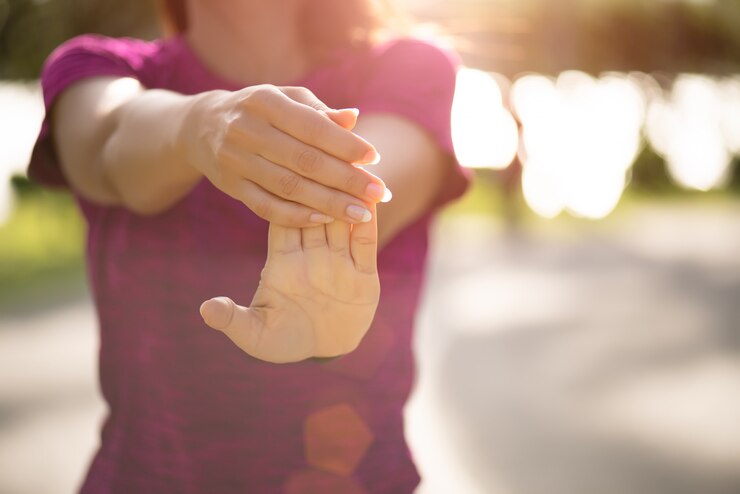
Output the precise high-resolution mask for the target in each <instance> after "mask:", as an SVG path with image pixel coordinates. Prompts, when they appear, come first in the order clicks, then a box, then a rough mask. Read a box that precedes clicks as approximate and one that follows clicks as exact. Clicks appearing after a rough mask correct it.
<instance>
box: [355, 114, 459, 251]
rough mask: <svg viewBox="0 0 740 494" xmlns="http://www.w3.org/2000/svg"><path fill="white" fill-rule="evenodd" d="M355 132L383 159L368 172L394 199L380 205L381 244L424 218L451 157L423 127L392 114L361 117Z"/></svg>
mask: <svg viewBox="0 0 740 494" xmlns="http://www.w3.org/2000/svg"><path fill="white" fill-rule="evenodd" d="M355 132H357V134H359V135H361V136H362V137H364V138H365V139H367V140H368V141H369V142H371V143H373V145H374V146H375V148H376V149H377V150H378V152H379V153H380V155H381V156H382V160H381V161H380V163H379V164H377V165H374V166H372V167H368V171H370V172H372V173H373V174H375V175H377V176H379V177H380V178H382V179H383V181H384V182H385V184H386V185H387V186H388V188H389V189H390V190H391V192H393V200H392V201H390V202H389V203H386V204H379V205H378V218H379V222H378V229H379V242H380V245H381V246H382V245H385V244H386V243H388V241H389V240H391V239H392V238H393V237H394V236H395V235H396V234H397V233H398V232H399V231H401V230H402V229H403V228H404V227H405V226H407V225H408V224H410V223H412V222H413V221H414V220H416V219H418V218H419V217H421V216H422V215H423V214H424V212H425V211H427V210H428V209H429V208H430V207H431V206H432V205H433V204H434V202H435V200H436V198H437V197H438V196H439V195H440V192H441V189H442V182H443V179H444V176H445V169H446V167H447V166H450V164H449V161H450V160H451V156H450V155H449V153H446V152H444V151H443V150H442V148H441V147H440V146H439V144H437V143H436V142H435V140H434V138H433V137H432V136H431V135H430V134H429V133H428V132H427V131H426V130H425V129H424V128H422V127H421V126H420V125H418V124H417V123H415V122H413V121H410V120H408V119H407V118H404V117H401V116H398V115H393V114H389V113H375V114H370V115H366V116H360V118H359V119H358V122H357V126H356V127H355Z"/></svg>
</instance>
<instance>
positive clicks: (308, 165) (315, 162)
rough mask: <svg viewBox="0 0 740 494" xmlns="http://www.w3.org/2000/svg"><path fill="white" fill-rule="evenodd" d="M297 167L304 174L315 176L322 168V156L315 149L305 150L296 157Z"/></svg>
mask: <svg viewBox="0 0 740 494" xmlns="http://www.w3.org/2000/svg"><path fill="white" fill-rule="evenodd" d="M296 166H297V167H298V169H299V170H300V171H301V173H303V174H314V173H316V172H317V170H318V169H319V167H320V166H321V156H320V155H319V153H318V151H316V150H315V149H310V148H309V149H303V150H302V151H300V152H299V153H298V155H297V156H296Z"/></svg>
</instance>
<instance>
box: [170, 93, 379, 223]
mask: <svg viewBox="0 0 740 494" xmlns="http://www.w3.org/2000/svg"><path fill="white" fill-rule="evenodd" d="M356 120H357V112H356V111H354V110H332V109H330V108H328V107H327V106H326V105H325V104H324V103H322V102H321V101H320V100H319V99H318V98H316V96H314V95H313V94H312V93H311V91H309V90H308V89H305V88H300V87H276V86H270V85H262V86H252V87H247V88H245V89H242V90H240V91H236V92H230V91H209V92H206V93H203V94H201V95H199V96H196V97H195V99H194V100H193V103H192V104H191V105H190V107H189V110H188V113H187V116H186V118H185V120H184V124H183V126H182V131H181V134H180V136H179V139H180V141H181V142H183V143H184V150H185V154H186V159H187V160H188V162H190V163H191V164H192V165H193V166H194V167H195V168H196V169H197V170H198V171H200V172H201V173H202V174H203V175H205V176H206V177H207V178H208V179H209V180H210V181H211V182H212V183H213V184H214V185H215V186H216V187H218V188H219V189H220V190H222V191H223V192H225V193H226V194H228V195H230V196H232V197H233V198H235V199H237V200H239V201H241V202H243V203H244V204H245V205H246V206H247V207H249V208H250V209H251V210H252V211H254V212H255V213H256V214H257V215H258V216H260V217H262V218H264V219H266V220H268V221H270V222H272V223H277V224H279V225H283V226H291V227H305V226H315V225H317V224H325V223H328V222H330V221H332V219H337V220H341V221H346V222H349V223H361V222H366V221H368V220H369V219H370V214H369V211H368V209H367V207H366V205H365V204H366V203H373V204H374V203H377V202H379V201H381V200H383V199H384V197H388V192H387V191H386V188H385V184H384V183H383V181H382V180H380V179H379V178H378V177H376V176H374V175H372V174H370V173H368V172H366V171H365V170H363V169H362V168H359V167H356V166H352V164H372V163H376V162H377V161H378V160H379V159H380V156H379V155H378V154H377V152H376V150H375V148H374V147H373V146H372V145H371V144H370V143H368V142H367V141H365V140H364V139H362V138H361V137H359V136H357V135H355V134H353V133H352V132H351V129H352V128H353V127H354V125H355V123H356Z"/></svg>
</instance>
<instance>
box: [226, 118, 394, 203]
mask: <svg viewBox="0 0 740 494" xmlns="http://www.w3.org/2000/svg"><path fill="white" fill-rule="evenodd" d="M252 139H255V140H256V141H257V148H258V149H260V150H261V152H260V155H261V156H262V157H263V158H264V159H266V160H268V161H271V162H272V163H275V164H278V165H281V166H283V167H285V168H287V169H289V170H292V171H294V172H295V173H297V174H299V175H301V176H304V177H306V178H310V179H311V180H313V181H314V182H317V183H320V184H322V185H325V186H327V187H331V188H332V189H336V190H340V191H342V192H346V193H347V194H350V195H352V196H355V197H356V198H358V199H360V200H362V201H367V202H379V201H385V200H387V199H388V198H389V196H390V192H389V191H388V189H387V187H386V186H385V183H384V182H383V181H382V180H381V179H380V178H378V177H376V176H375V175H373V174H371V173H370V172H368V171H367V170H365V169H363V168H361V167H356V166H351V165H349V164H348V163H346V162H344V161H341V160H338V159H337V158H335V157H333V156H330V155H328V154H326V153H324V152H323V151H321V150H320V149H317V148H315V147H312V146H307V145H306V144H304V143H302V142H300V141H298V140H296V139H295V138H293V137H291V136H289V135H287V134H285V133H283V132H280V131H279V130H273V131H272V132H270V131H268V132H264V133H262V134H261V135H259V136H252ZM233 145H234V146H235V147H236V146H239V143H237V142H234V143H233Z"/></svg>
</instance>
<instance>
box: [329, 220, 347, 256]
mask: <svg viewBox="0 0 740 494" xmlns="http://www.w3.org/2000/svg"><path fill="white" fill-rule="evenodd" d="M349 234H350V225H349V223H345V222H344V221H335V222H333V223H330V224H328V225H326V240H327V242H328V244H329V250H331V252H332V253H333V254H336V255H339V256H342V257H346V258H348V259H349V258H350V252H349Z"/></svg>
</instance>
